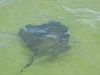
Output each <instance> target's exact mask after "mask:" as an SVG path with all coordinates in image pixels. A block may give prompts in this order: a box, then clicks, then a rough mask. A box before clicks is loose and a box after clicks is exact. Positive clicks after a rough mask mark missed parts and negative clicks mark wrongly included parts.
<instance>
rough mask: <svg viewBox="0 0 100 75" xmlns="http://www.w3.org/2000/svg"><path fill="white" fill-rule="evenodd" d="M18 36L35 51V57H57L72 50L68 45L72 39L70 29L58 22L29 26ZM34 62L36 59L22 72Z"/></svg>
mask: <svg viewBox="0 0 100 75" xmlns="http://www.w3.org/2000/svg"><path fill="white" fill-rule="evenodd" d="M18 36H20V38H21V39H22V40H23V42H25V43H26V44H27V47H28V48H29V49H30V50H32V51H33V53H34V56H43V55H44V54H48V53H49V54H51V55H53V56H55V55H59V53H64V52H66V51H68V50H69V49H70V48H71V46H70V45H69V44H68V42H69V41H68V40H69V38H70V35H69V33H68V27H66V26H64V25H62V24H61V23H60V22H58V21H50V22H48V23H45V24H41V25H32V24H28V25H26V26H25V27H23V28H21V29H20V30H19V32H18ZM33 60H34V57H31V58H30V59H29V61H30V62H29V63H28V64H26V66H25V67H24V68H23V69H22V70H21V71H20V72H22V71H23V70H24V69H25V68H27V67H29V66H31V64H32V63H33Z"/></svg>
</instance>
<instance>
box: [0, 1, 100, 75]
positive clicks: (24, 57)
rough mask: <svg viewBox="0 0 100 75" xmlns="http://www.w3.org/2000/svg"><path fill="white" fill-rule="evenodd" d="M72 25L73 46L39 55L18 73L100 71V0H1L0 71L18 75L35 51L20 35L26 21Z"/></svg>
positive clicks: (97, 74)
mask: <svg viewBox="0 0 100 75" xmlns="http://www.w3.org/2000/svg"><path fill="white" fill-rule="evenodd" d="M50 20H55V21H60V22H61V23H62V24H64V25H66V26H68V27H70V28H69V34H70V40H69V43H70V45H71V49H70V50H69V51H68V52H66V53H63V54H60V55H59V56H58V57H57V58H56V59H53V57H49V58H46V57H45V56H44V57H40V58H37V59H36V61H34V63H33V64H32V65H31V66H30V67H29V68H27V69H26V70H24V71H23V72H22V73H20V74H19V75H100V0H0V75H16V74H18V73H19V71H20V70H21V69H22V68H23V67H24V66H25V65H26V64H27V63H28V62H29V61H28V60H29V58H30V57H31V56H32V54H33V53H32V52H31V51H30V50H29V49H28V48H27V47H26V46H25V45H24V44H23V43H22V41H21V39H20V38H19V37H18V36H17V33H18V31H19V29H20V28H21V27H23V26H25V25H26V24H34V25H37V24H42V23H45V22H46V21H50Z"/></svg>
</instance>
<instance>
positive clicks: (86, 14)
mask: <svg viewBox="0 0 100 75" xmlns="http://www.w3.org/2000/svg"><path fill="white" fill-rule="evenodd" d="M61 7H62V8H64V9H65V10H66V11H67V12H70V13H71V14H73V16H75V17H78V19H77V18H76V19H75V20H73V21H72V22H78V23H81V24H84V25H89V26H90V27H91V29H92V30H94V31H95V32H96V33H98V34H100V31H99V24H98V23H100V12H99V11H95V10H92V9H89V8H69V7H67V6H64V5H62V6H61ZM81 13H82V14H81Z"/></svg>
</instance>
